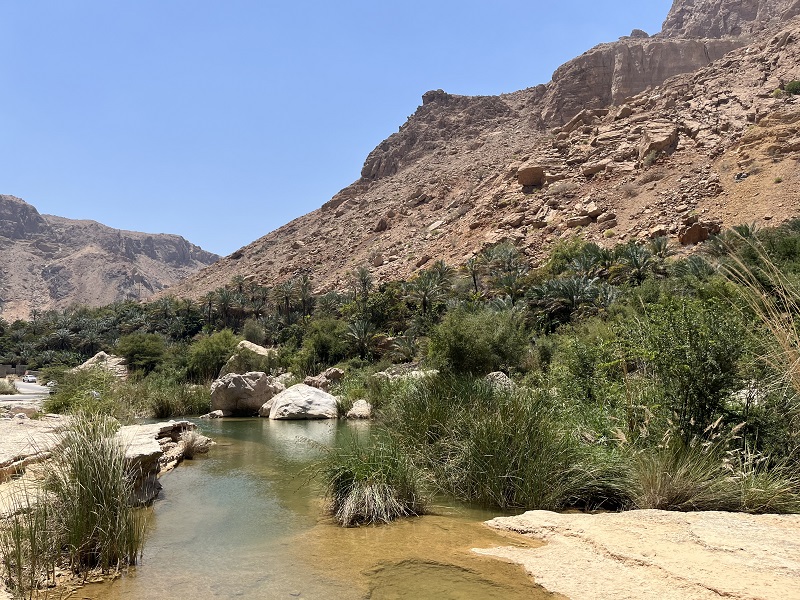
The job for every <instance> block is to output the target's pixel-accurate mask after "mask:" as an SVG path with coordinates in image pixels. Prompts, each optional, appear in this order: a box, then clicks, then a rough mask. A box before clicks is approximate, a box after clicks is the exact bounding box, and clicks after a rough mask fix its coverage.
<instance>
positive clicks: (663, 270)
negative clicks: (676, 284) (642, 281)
mask: <svg viewBox="0 0 800 600" xmlns="http://www.w3.org/2000/svg"><path fill="white" fill-rule="evenodd" d="M647 248H648V249H649V251H650V253H651V254H652V255H653V265H652V269H653V273H655V274H656V275H657V276H658V277H666V276H667V259H668V258H669V257H670V256H672V255H673V254H675V250H674V249H673V248H672V245H671V244H670V243H669V239H667V237H666V236H659V237H657V238H653V239H652V240H650V242H649V243H648V244H647Z"/></svg>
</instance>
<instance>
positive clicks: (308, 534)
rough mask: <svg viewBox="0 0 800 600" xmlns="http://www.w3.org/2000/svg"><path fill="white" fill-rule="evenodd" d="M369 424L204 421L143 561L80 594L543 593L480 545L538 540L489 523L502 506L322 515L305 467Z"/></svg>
mask: <svg viewBox="0 0 800 600" xmlns="http://www.w3.org/2000/svg"><path fill="white" fill-rule="evenodd" d="M369 427H370V425H369V423H337V422H335V421H295V422H287V421H270V420H269V419H226V420H220V421H210V422H202V423H201V424H200V428H201V431H202V432H203V433H205V434H206V435H209V436H211V437H213V438H214V439H215V440H216V441H217V445H216V446H215V447H214V448H212V450H211V453H210V455H209V456H208V457H206V458H200V459H198V460H194V461H185V462H184V463H183V464H182V465H180V466H179V467H178V468H177V469H175V470H174V471H173V472H172V473H169V474H168V475H166V476H165V477H164V478H163V479H162V480H161V481H162V484H163V486H164V490H163V492H162V495H161V497H160V498H159V500H157V501H156V503H155V504H154V506H153V508H152V509H151V513H150V517H149V525H148V536H147V542H146V545H145V550H144V556H143V558H142V561H141V564H140V565H139V566H138V567H137V568H136V570H135V571H134V572H133V573H131V574H129V575H127V576H125V577H121V578H119V579H117V580H115V581H112V582H106V583H102V584H89V585H87V586H86V587H84V588H82V589H80V590H78V591H76V592H75V594H74V595H73V596H72V597H73V598H97V599H100V600H120V599H131V600H134V599H135V600H151V599H152V600H156V599H158V600H168V599H173V598H181V599H183V598H189V599H191V600H205V599H210V598H248V599H250V598H253V599H255V598H259V599H261V598H287V599H290V598H320V599H343V600H347V599H361V598H371V599H376V600H377V599H397V600H399V599H414V600H426V599H434V598H435V599H437V600H448V599H453V600H455V599H459V600H462V599H463V600H467V599H481V600H483V599H486V600H493V599H501V598H502V599H506V600H514V599H516V598H526V599H528V600H530V599H538V598H548V597H550V595H549V594H547V593H546V592H544V591H543V590H541V588H538V587H536V586H534V585H533V583H532V581H531V580H530V579H529V578H528V577H527V575H526V574H525V572H524V571H523V569H522V568H521V567H519V566H517V565H512V564H507V563H504V562H501V561H498V560H494V559H489V558H485V557H481V556H478V555H476V554H474V553H472V552H470V549H471V548H475V547H484V548H485V547H492V546H508V545H523V546H525V545H531V544H532V542H531V541H529V540H527V539H525V538H523V537H522V536H517V535H514V534H503V533H499V532H495V531H493V530H490V529H488V528H487V527H485V526H484V525H483V524H482V522H483V521H484V520H486V519H488V518H491V517H492V516H497V514H498V513H496V512H493V513H489V512H486V511H481V510H477V509H474V508H469V507H463V506H457V505H454V504H452V503H449V504H448V503H446V502H441V503H438V504H436V505H434V506H433V507H432V508H433V513H434V514H431V515H426V516H424V517H420V518H414V519H406V520H403V521H399V522H396V523H393V524H391V525H386V526H381V527H361V528H351V529H342V528H340V527H338V526H336V525H335V524H334V523H333V521H332V520H331V519H330V518H328V517H326V516H325V515H324V511H323V506H322V501H321V491H320V488H319V486H318V485H317V484H316V483H313V482H312V483H309V482H308V474H307V468H308V466H309V465H310V464H312V463H313V462H314V461H315V460H317V459H318V458H319V456H320V453H321V450H320V447H319V445H325V446H330V445H334V444H337V443H341V441H342V440H343V439H344V438H345V437H346V436H348V435H350V434H352V433H353V430H356V431H358V434H359V435H362V436H368V435H369Z"/></svg>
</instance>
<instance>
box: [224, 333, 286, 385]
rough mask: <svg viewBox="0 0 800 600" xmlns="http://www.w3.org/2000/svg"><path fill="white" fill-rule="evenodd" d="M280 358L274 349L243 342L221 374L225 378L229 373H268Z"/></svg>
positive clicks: (238, 345)
mask: <svg viewBox="0 0 800 600" xmlns="http://www.w3.org/2000/svg"><path fill="white" fill-rule="evenodd" d="M277 357H278V351H277V350H275V349H274V348H265V347H264V346H259V345H258V344H254V343H253V342H248V341H247V340H242V341H241V342H239V343H238V344H237V345H236V350H234V351H233V354H232V355H231V357H230V358H229V359H228V361H227V362H226V363H225V366H224V367H222V369H221V370H220V372H219V376H220V377H223V376H224V375H227V374H228V373H246V372H248V371H268V370H270V369H271V368H272V365H273V364H274V361H275V360H276V359H277Z"/></svg>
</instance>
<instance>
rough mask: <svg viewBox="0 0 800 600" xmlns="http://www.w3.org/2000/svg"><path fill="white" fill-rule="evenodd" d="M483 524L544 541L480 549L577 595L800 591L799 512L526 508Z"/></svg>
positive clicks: (682, 597)
mask: <svg viewBox="0 0 800 600" xmlns="http://www.w3.org/2000/svg"><path fill="white" fill-rule="evenodd" d="M487 524H488V525H489V526H490V527H493V528H495V529H501V530H506V531H514V532H517V533H521V534H524V535H526V536H529V537H532V538H536V539H539V540H543V541H545V542H546V543H545V544H544V545H543V546H541V547H536V548H516V547H501V548H490V549H474V551H475V552H477V553H479V554H483V555H486V556H495V557H498V558H502V559H506V560H510V561H512V562H516V563H519V564H521V565H523V566H524V567H525V569H526V570H527V571H528V573H529V574H530V575H531V576H532V577H533V578H534V580H535V581H536V583H537V584H539V585H541V586H543V587H544V588H546V589H547V590H548V591H551V592H555V593H558V594H563V595H564V596H566V597H568V598H570V599H572V600H581V599H592V600H604V599H608V600H612V599H613V600H624V599H641V598H659V599H660V600H687V599H692V600H694V599H697V600H705V599H712V598H713V599H718V598H720V597H727V598H740V599H745V598H747V599H764V600H777V599H781V600H792V599H800V515H748V514H741V513H722V512H693V513H679V512H667V511H659V510H636V511H628V512H622V513H605V514H595V515H589V514H560V513H553V512H548V511H529V512H526V513H524V514H522V515H519V516H515V517H498V518H496V519H492V520H491V521H488V522H487Z"/></svg>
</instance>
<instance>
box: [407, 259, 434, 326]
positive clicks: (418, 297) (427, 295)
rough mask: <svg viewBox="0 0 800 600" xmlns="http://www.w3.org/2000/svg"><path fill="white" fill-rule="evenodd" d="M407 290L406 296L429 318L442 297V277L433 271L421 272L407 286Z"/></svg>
mask: <svg viewBox="0 0 800 600" xmlns="http://www.w3.org/2000/svg"><path fill="white" fill-rule="evenodd" d="M405 289H406V296H407V297H408V298H409V299H411V300H412V301H413V302H414V303H415V304H416V305H417V306H418V307H419V309H420V312H421V313H422V315H423V316H427V315H428V313H429V312H430V311H431V309H432V308H433V307H434V306H435V304H436V302H438V301H439V300H440V298H441V297H442V282H441V280H440V275H439V273H437V272H436V271H433V270H425V271H421V272H420V273H419V274H418V275H417V276H416V277H415V278H414V279H412V280H411V281H409V282H408V283H407V284H406V286H405Z"/></svg>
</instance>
